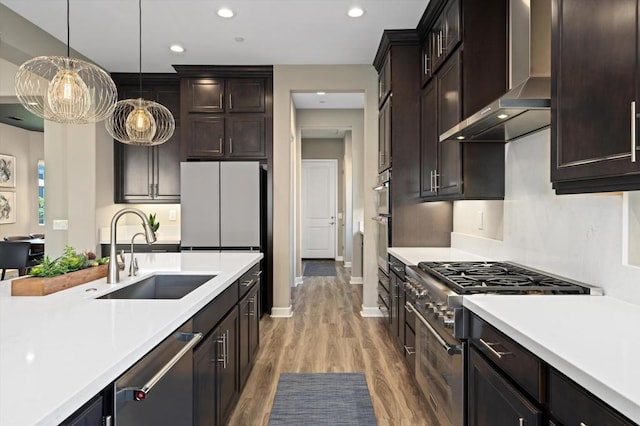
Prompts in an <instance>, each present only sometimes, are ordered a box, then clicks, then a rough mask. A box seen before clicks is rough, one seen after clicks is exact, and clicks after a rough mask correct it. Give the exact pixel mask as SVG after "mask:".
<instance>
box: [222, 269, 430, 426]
mask: <svg viewBox="0 0 640 426" xmlns="http://www.w3.org/2000/svg"><path fill="white" fill-rule="evenodd" d="M336 265H337V266H338V267H337V270H338V275H337V276H336V277H304V283H303V284H301V285H300V286H298V287H297V288H295V289H293V292H292V297H293V310H294V315H293V318H290V319H281V318H279V319H274V318H271V317H268V316H265V317H264V318H263V319H262V321H261V322H260V350H259V353H258V356H257V359H256V363H255V365H254V367H253V371H252V372H251V375H250V377H249V379H248V382H247V385H246V387H245V389H244V391H243V393H242V395H241V396H240V399H239V401H238V404H237V405H236V408H235V410H234V412H233V413H232V415H231V418H230V420H229V424H230V425H242V426H244V425H267V424H268V421H269V411H270V410H271V405H272V403H273V398H274V396H275V392H276V387H277V384H278V378H279V376H280V373H285V372H304V373H316V372H364V373H365V375H366V377H367V383H368V385H369V391H370V393H371V400H372V402H373V408H374V410H375V414H376V418H377V420H378V425H380V426H386V425H394V426H395V425H431V424H433V423H432V422H431V421H430V417H429V414H428V412H427V408H426V407H425V405H424V403H423V402H422V400H421V398H420V397H419V390H418V389H417V388H416V386H415V385H414V383H413V381H412V379H411V376H410V371H409V369H408V367H407V365H406V364H405V362H404V360H403V358H402V357H401V355H400V351H399V350H398V349H397V348H395V347H394V346H393V345H392V341H391V336H390V334H389V333H388V332H387V326H386V324H385V323H384V320H383V319H382V318H362V317H361V316H360V310H361V305H362V285H351V284H349V278H350V276H349V270H348V269H345V268H343V267H342V266H341V263H337V264H336Z"/></svg>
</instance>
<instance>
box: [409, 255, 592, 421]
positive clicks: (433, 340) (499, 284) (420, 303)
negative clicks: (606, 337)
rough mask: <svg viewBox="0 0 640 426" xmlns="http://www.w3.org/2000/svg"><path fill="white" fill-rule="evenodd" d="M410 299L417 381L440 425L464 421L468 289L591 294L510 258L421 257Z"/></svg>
mask: <svg viewBox="0 0 640 426" xmlns="http://www.w3.org/2000/svg"><path fill="white" fill-rule="evenodd" d="M406 276H407V282H405V294H406V304H405V309H406V310H407V311H408V312H414V313H415V315H416V322H415V327H416V328H415V334H416V342H415V350H416V354H415V355H416V357H415V371H416V381H417V382H418V384H419V385H420V388H421V390H422V392H423V394H424V395H425V397H426V398H427V400H428V401H429V403H430V405H431V409H432V411H433V413H434V414H435V416H436V417H437V419H438V422H439V424H440V425H447V426H448V425H455V426H459V425H463V424H464V422H465V419H464V417H463V413H464V411H465V410H464V404H465V391H464V389H465V381H464V357H465V354H466V345H467V343H466V340H465V339H466V336H465V330H464V321H463V309H462V299H463V297H464V296H465V295H470V294H480V293H492V294H557V295H561V294H589V293H592V292H593V293H595V292H597V290H599V289H596V288H593V287H589V286H587V285H585V284H581V283H578V282H575V281H571V280H568V279H566V278H561V277H557V276H553V275H550V274H547V273H544V272H540V271H537V270H534V269H531V268H525V267H523V266H520V265H517V264H515V263H508V262H420V263H419V264H418V266H409V267H407V269H406Z"/></svg>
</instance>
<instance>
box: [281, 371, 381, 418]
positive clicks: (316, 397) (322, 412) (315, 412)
mask: <svg viewBox="0 0 640 426" xmlns="http://www.w3.org/2000/svg"><path fill="white" fill-rule="evenodd" d="M375 424H376V416H375V413H374V412H373V404H372V403H371V397H370V396H369V388H368V387H367V379H366V378H365V376H364V374H362V373H282V374H280V380H279V381H278V389H277V390H276V396H275V399H274V401H273V407H271V414H270V417H269V426H282V425H290V426H293V425H353V426H360V425H361V426H365V425H366V426H370V425H375Z"/></svg>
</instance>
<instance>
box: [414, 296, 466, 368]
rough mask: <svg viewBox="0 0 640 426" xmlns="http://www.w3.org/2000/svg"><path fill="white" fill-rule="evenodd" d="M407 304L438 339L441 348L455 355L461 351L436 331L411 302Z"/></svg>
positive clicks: (448, 353)
mask: <svg viewBox="0 0 640 426" xmlns="http://www.w3.org/2000/svg"><path fill="white" fill-rule="evenodd" d="M407 305H409V307H411V309H413V312H414V313H415V314H416V316H417V317H418V319H419V320H420V322H421V323H422V324H423V325H424V326H425V327H427V330H429V332H431V334H432V335H433V337H435V338H436V340H437V341H438V343H440V346H442V348H443V349H444V350H445V351H446V352H447V355H456V354H460V353H462V348H461V347H460V346H452V345H450V344H448V343H447V342H446V341H445V340H444V339H443V338H442V337H441V336H440V335H439V334H438V332H437V331H436V330H435V328H433V326H432V325H431V324H429V322H428V321H427V320H426V319H425V318H424V317H423V316H422V314H421V313H420V312H419V311H418V310H417V309H416V307H415V306H413V304H411V303H410V302H407Z"/></svg>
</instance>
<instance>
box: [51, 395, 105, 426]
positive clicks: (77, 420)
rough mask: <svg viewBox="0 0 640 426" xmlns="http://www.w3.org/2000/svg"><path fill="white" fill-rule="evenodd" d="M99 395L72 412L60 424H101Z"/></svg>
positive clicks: (94, 425)
mask: <svg viewBox="0 0 640 426" xmlns="http://www.w3.org/2000/svg"><path fill="white" fill-rule="evenodd" d="M103 403H104V400H103V398H102V397H101V396H100V397H98V398H96V399H95V400H94V401H92V402H89V403H87V404H85V406H83V407H82V408H81V409H79V410H78V411H77V412H75V413H74V414H72V415H71V416H70V417H69V418H68V419H66V420H65V421H63V422H62V423H60V425H61V426H99V425H102V424H103V417H102V405H103Z"/></svg>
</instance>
